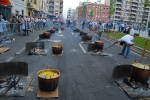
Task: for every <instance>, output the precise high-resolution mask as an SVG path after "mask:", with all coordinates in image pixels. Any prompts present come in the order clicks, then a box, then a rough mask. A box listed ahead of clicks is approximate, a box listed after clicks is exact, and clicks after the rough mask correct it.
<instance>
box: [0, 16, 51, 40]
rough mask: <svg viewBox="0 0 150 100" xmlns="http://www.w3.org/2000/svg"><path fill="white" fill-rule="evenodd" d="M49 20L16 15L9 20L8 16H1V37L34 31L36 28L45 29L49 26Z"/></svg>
mask: <svg viewBox="0 0 150 100" xmlns="http://www.w3.org/2000/svg"><path fill="white" fill-rule="evenodd" d="M48 21H50V19H48V18H38V17H31V16H22V15H14V14H12V16H11V17H10V18H9V19H8V20H7V19H6V16H2V15H0V37H6V36H8V34H9V33H8V31H9V32H11V33H13V34H14V33H20V32H22V31H23V30H30V31H34V29H35V28H44V27H45V26H46V25H48Z"/></svg>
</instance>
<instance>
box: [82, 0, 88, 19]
mask: <svg viewBox="0 0 150 100" xmlns="http://www.w3.org/2000/svg"><path fill="white" fill-rule="evenodd" d="M82 8H83V9H82V16H83V17H85V15H86V10H87V5H86V4H85V2H84V3H83V4H82Z"/></svg>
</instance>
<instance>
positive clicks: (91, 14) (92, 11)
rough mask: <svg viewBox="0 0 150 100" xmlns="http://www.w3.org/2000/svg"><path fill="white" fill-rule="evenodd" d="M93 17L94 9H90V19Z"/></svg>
mask: <svg viewBox="0 0 150 100" xmlns="http://www.w3.org/2000/svg"><path fill="white" fill-rule="evenodd" d="M93 16H94V9H92V10H91V11H90V19H92V17H93Z"/></svg>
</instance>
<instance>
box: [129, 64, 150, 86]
mask: <svg viewBox="0 0 150 100" xmlns="http://www.w3.org/2000/svg"><path fill="white" fill-rule="evenodd" d="M149 75H150V66H149V65H146V64H142V63H138V62H134V63H132V68H131V79H133V80H135V81H136V82H140V83H142V84H147V81H148V79H149Z"/></svg>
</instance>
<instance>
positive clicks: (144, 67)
mask: <svg viewBox="0 0 150 100" xmlns="http://www.w3.org/2000/svg"><path fill="white" fill-rule="evenodd" d="M132 66H134V67H137V68H141V69H147V70H150V66H148V65H145V64H141V63H133V64H132Z"/></svg>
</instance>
